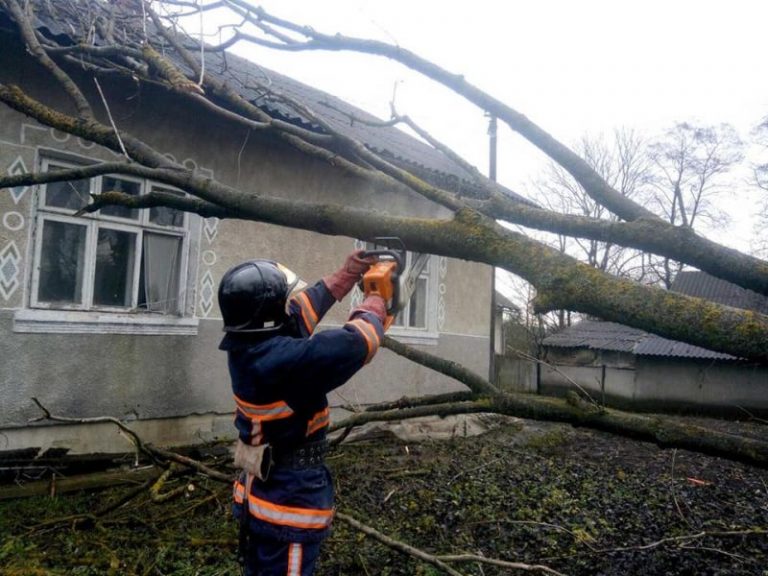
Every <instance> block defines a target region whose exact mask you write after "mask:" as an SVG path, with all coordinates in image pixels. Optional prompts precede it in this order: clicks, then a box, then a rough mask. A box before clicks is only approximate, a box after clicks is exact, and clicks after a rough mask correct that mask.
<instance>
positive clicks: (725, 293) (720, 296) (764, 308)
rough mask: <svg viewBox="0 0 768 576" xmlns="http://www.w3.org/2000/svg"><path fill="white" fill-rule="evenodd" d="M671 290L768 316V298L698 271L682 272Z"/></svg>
mask: <svg viewBox="0 0 768 576" xmlns="http://www.w3.org/2000/svg"><path fill="white" fill-rule="evenodd" d="M671 290H672V291H673V292H679V293H680V294H687V295H688V296H698V297H699V298H706V299H707V300H711V301H712V302H717V303H718V304H723V305H725V306H732V307H733V308H743V309H744V310H754V311H755V312H760V314H768V296H764V295H762V294H758V293H757V292H753V291H752V290H748V289H746V288H742V287H741V286H736V284H731V283H730V282H726V281H725V280H721V279H720V278H715V277H714V276H710V275H709V274H707V273H705V272H699V271H698V270H683V271H682V272H680V273H679V274H678V275H677V276H676V277H675V280H674V282H672V287H671Z"/></svg>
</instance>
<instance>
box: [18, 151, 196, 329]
mask: <svg viewBox="0 0 768 576" xmlns="http://www.w3.org/2000/svg"><path fill="white" fill-rule="evenodd" d="M71 167H74V165H72V164H69V163H67V162H62V161H59V160H52V159H45V160H44V161H43V166H42V168H43V170H63V169H66V168H71ZM155 190H157V191H163V192H169V193H172V194H182V193H181V192H178V191H175V190H168V189H166V188H164V187H161V186H159V185H156V184H154V183H152V182H149V181H146V180H141V179H135V178H129V177H124V176H100V177H96V178H92V179H89V180H76V181H70V182H55V183H50V184H47V185H46V186H44V187H43V188H42V190H41V193H40V201H39V205H38V211H37V232H36V247H35V249H36V252H35V257H36V264H37V265H36V267H35V269H34V273H33V278H32V291H31V305H32V306H33V307H35V308H48V309H57V310H84V311H89V310H98V311H107V312H110V311H111V312H147V313H149V312H151V313H157V314H165V315H180V314H181V313H182V311H183V302H182V294H183V291H182V278H183V272H184V267H185V265H186V262H185V260H186V258H185V257H184V256H185V250H186V245H187V242H188V238H187V236H188V234H187V216H186V214H184V213H183V212H180V211H177V210H173V209H170V208H165V207H161V208H151V209H148V210H134V209H130V208H126V207H123V206H107V207H104V208H102V209H101V210H99V211H98V212H95V213H93V214H86V215H83V216H82V217H78V216H73V215H72V214H73V213H74V212H75V211H77V210H78V209H80V208H81V207H83V206H84V205H86V204H87V203H88V202H89V201H90V195H91V193H102V192H109V191H119V192H123V193H124V194H129V195H132V196H139V195H141V194H146V193H148V192H150V191H155Z"/></svg>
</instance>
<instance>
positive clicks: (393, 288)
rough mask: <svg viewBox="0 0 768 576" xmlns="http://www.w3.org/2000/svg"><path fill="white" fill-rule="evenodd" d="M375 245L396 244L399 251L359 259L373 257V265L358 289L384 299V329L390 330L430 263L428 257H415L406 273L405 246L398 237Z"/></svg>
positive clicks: (382, 251) (378, 251)
mask: <svg viewBox="0 0 768 576" xmlns="http://www.w3.org/2000/svg"><path fill="white" fill-rule="evenodd" d="M375 242H376V244H383V245H385V246H386V245H391V244H399V249H391V248H383V249H374V250H368V251H366V252H364V253H363V254H362V255H361V257H362V258H374V259H375V262H374V263H373V264H372V265H371V267H370V268H369V269H368V271H367V272H366V273H365V274H364V275H363V279H362V281H361V289H362V291H363V294H364V295H365V296H366V297H367V296H370V295H377V296H381V298H383V300H384V302H385V304H386V307H387V317H386V319H385V321H384V330H387V329H389V327H390V326H391V325H392V323H393V322H394V321H395V318H396V317H397V315H398V314H399V313H400V311H401V310H402V309H403V308H404V307H405V305H406V304H408V302H409V301H410V299H411V296H412V295H413V292H414V290H415V289H416V284H417V282H418V279H419V276H420V275H421V272H422V271H423V270H424V267H425V266H426V264H427V261H428V260H429V254H414V256H413V258H412V259H411V265H410V267H409V268H408V270H406V269H405V266H406V261H407V259H406V251H405V245H404V244H403V242H402V240H400V239H399V238H376V239H375Z"/></svg>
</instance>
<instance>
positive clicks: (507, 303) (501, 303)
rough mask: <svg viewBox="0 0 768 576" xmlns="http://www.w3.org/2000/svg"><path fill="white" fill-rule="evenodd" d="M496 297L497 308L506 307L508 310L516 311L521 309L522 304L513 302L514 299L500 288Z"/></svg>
mask: <svg viewBox="0 0 768 576" xmlns="http://www.w3.org/2000/svg"><path fill="white" fill-rule="evenodd" d="M495 298H496V307H497V308H506V309H507V310H514V311H516V312H519V311H520V306H518V305H517V304H515V303H514V302H512V300H510V299H509V298H507V297H506V296H504V294H502V293H501V292H499V291H498V290H496V294H495Z"/></svg>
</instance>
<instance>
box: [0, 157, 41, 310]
mask: <svg viewBox="0 0 768 576" xmlns="http://www.w3.org/2000/svg"><path fill="white" fill-rule="evenodd" d="M33 163H34V157H33V155H32V150H26V151H25V150H23V149H22V148H21V147H16V146H15V145H14V144H12V143H3V144H2V146H0V171H4V172H7V173H8V174H11V175H14V176H16V175H19V174H24V173H26V172H27V171H28V168H29V167H30V166H32V164H33ZM31 190H32V187H31V186H17V187H15V188H10V189H6V190H2V191H0V226H1V227H0V305H3V306H8V307H11V308H13V307H16V306H18V305H19V303H20V302H21V297H22V291H23V290H22V287H23V278H24V261H23V257H24V254H25V252H26V240H27V229H26V227H27V223H28V220H29V219H28V218H27V214H28V211H29V205H30V199H31V197H32V192H31Z"/></svg>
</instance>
